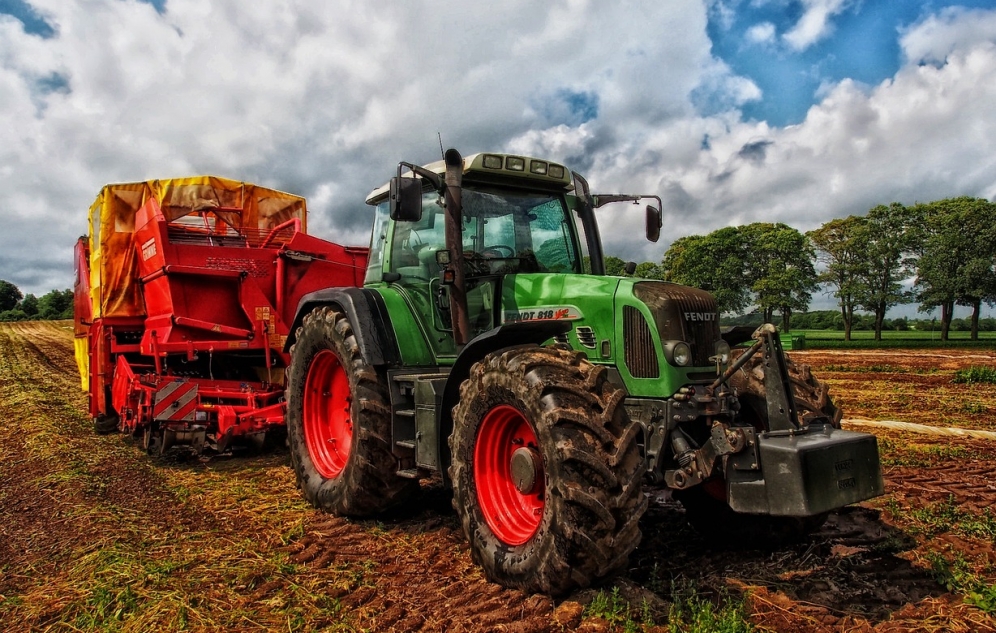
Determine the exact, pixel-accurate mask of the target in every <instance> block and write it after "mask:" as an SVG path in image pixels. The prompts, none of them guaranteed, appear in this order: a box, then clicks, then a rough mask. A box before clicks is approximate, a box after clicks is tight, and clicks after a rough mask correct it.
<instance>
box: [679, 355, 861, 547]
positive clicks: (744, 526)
mask: <svg viewBox="0 0 996 633" xmlns="http://www.w3.org/2000/svg"><path fill="white" fill-rule="evenodd" d="M785 364H786V368H787V370H788V373H789V381H790V382H791V384H792V394H793V396H794V398H795V403H796V408H797V410H798V414H799V421H800V423H801V424H803V425H808V424H812V423H814V422H819V421H823V422H825V423H829V424H831V425H833V426H834V427H835V428H840V420H841V417H842V415H843V414H842V412H841V411H840V409H838V408H837V407H836V406H835V405H834V403H833V400H831V399H830V391H829V389H828V388H827V386H826V384H824V383H822V382H820V381H819V380H817V379H816V378H815V377H814V376H813V373H812V371H811V370H810V368H809V365H804V364H798V363H795V362H793V361H792V359H790V358H789V357H788V356H786V357H785ZM730 386H732V387H734V388H735V389H736V390H737V394H738V395H739V399H740V417H741V420H743V421H744V422H747V423H748V424H751V425H753V426H754V428H756V429H757V430H758V431H764V430H767V429H768V405H767V400H766V399H765V393H766V392H765V388H764V367H763V355H762V354H760V353H759V354H755V355H754V356H753V357H752V358H751V359H750V360H749V361H748V362H747V364H746V365H744V366H743V367H742V368H741V369H740V371H738V372H737V373H736V374H734V375H733V376H732V377H731V378H730ZM674 497H675V498H676V499H677V500H679V501H680V502H681V504H682V505H683V506H684V507H685V513H686V516H687V518H688V522H689V523H690V524H691V525H692V526H693V527H694V528H696V529H697V530H698V531H700V532H702V533H703V534H706V535H708V536H712V537H727V536H731V535H733V534H736V535H738V536H741V537H744V540H743V541H740V544H741V545H750V544H763V545H776V544H780V543H785V542H792V541H798V540H800V539H802V538H804V537H805V536H806V535H808V534H810V533H812V532H815V531H816V530H818V529H820V527H821V526H822V525H823V523H824V522H825V521H826V519H827V514H826V513H823V514H818V515H815V516H810V517H776V516H769V515H758V514H743V513H739V512H735V511H733V509H731V508H730V506H729V505H728V504H727V502H726V481H725V480H724V479H722V478H721V477H717V478H715V479H711V480H709V481H707V482H705V483H703V484H702V485H700V486H695V487H694V488H689V489H687V490H680V491H675V493H674Z"/></svg>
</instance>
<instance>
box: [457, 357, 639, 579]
mask: <svg viewBox="0 0 996 633" xmlns="http://www.w3.org/2000/svg"><path fill="white" fill-rule="evenodd" d="M623 397H624V392H623V390H621V389H619V388H618V387H615V386H613V385H612V384H611V383H609V382H608V380H607V372H606V370H605V368H603V367H597V366H595V365H592V364H591V363H589V362H588V361H587V360H586V359H585V358H584V356H583V355H582V354H579V353H576V352H572V351H569V350H563V349H553V348H544V347H536V346H525V347H518V348H515V349H512V350H506V351H501V352H495V353H492V354H489V355H488V356H486V357H484V359H483V360H481V361H480V362H478V363H477V364H475V365H474V367H473V369H472V370H471V375H470V377H469V378H468V379H467V380H466V381H464V383H463V385H462V386H461V388H460V402H459V403H458V404H457V406H456V407H455V408H454V410H453V418H454V431H453V434H452V435H451V436H450V449H451V451H452V454H453V462H452V466H451V467H450V470H449V475H450V478H451V480H452V481H453V506H454V508H455V509H456V511H457V514H458V515H459V517H460V520H461V522H462V524H463V529H464V532H465V534H466V535H467V538H468V539H469V540H470V546H471V554H472V556H473V558H474V560H475V561H476V562H477V563H478V564H479V565H481V567H483V569H484V572H485V575H486V576H487V577H488V578H489V579H490V580H492V581H495V582H498V583H501V584H503V585H505V586H507V587H515V588H519V589H522V590H524V591H529V592H533V591H538V592H544V593H549V594H563V593H566V592H567V591H570V590H571V589H573V588H575V587H585V586H587V585H589V584H591V582H592V581H593V580H595V579H597V578H601V577H604V576H607V575H609V574H611V573H613V572H616V571H618V570H620V569H622V568H623V567H624V566H625V564H626V561H627V558H628V556H629V553H630V552H631V551H632V550H633V548H635V547H636V546H637V544H638V543H639V542H640V536H641V535H640V529H639V520H640V517H641V516H642V515H643V512H644V510H645V509H646V507H647V500H646V498H645V497H644V495H643V492H642V488H641V474H642V465H643V460H642V457H641V456H640V450H639V446H638V444H637V440H638V438H639V426H638V425H637V424H634V423H631V422H630V420H629V418H628V417H627V415H626V412H625V410H624V408H623V406H622V401H623Z"/></svg>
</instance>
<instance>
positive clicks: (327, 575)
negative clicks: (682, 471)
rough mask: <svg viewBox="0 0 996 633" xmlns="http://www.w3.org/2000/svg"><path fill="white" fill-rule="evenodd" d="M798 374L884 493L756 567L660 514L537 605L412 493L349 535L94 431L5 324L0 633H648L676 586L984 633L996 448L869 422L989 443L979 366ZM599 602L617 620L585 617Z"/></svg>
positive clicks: (743, 547) (268, 460)
mask: <svg viewBox="0 0 996 633" xmlns="http://www.w3.org/2000/svg"><path fill="white" fill-rule="evenodd" d="M793 356H794V358H795V360H796V361H797V362H804V363H809V364H811V365H813V368H814V371H815V372H816V374H817V375H818V376H819V377H820V378H822V379H824V380H827V381H828V382H829V383H830V385H831V389H832V394H833V396H834V398H835V400H836V401H837V402H838V404H840V405H841V406H842V408H843V409H844V411H845V426H847V424H848V420H849V419H851V420H854V422H853V423H854V424H858V423H860V424H862V426H860V427H858V426H855V427H854V428H856V429H857V428H860V430H865V431H869V430H870V431H873V432H875V433H876V435H878V436H879V442H880V447H881V449H882V457H883V463H884V465H885V476H886V490H887V494H886V495H885V496H884V497H882V498H879V499H876V500H873V501H871V502H868V503H864V504H861V505H859V506H854V507H849V508H846V509H844V510H841V511H839V512H837V513H834V514H832V515H831V516H830V518H829V519H828V521H827V523H826V525H825V526H824V527H823V528H822V529H820V531H819V532H818V533H816V534H815V535H813V536H812V537H811V538H809V539H807V540H806V541H803V542H800V543H797V544H794V545H789V546H784V547H781V548H778V549H774V550H772V549H770V548H769V549H755V548H752V547H751V543H738V542H727V543H717V542H709V541H706V540H705V539H704V538H702V537H700V536H698V535H697V534H696V533H695V532H694V531H692V530H691V528H689V527H688V526H687V525H686V524H685V521H684V514H683V511H682V510H681V507H680V506H679V505H677V504H675V503H673V502H671V501H670V500H669V499H668V498H667V496H666V495H658V496H655V497H654V498H653V499H652V503H651V507H650V510H649V511H648V512H647V514H646V515H645V517H644V519H643V522H642V525H641V527H642V530H643V535H644V537H643V541H642V543H641V545H640V546H639V547H638V548H637V550H636V551H635V552H634V554H633V555H632V556H631V564H630V568H629V570H628V571H627V572H626V573H625V574H624V575H622V576H621V577H617V578H614V579H610V580H608V581H607V582H606V584H605V585H604V586H602V587H598V588H592V589H588V590H585V591H580V592H577V593H576V594H574V595H572V596H568V597H567V598H566V599H558V600H552V599H550V598H548V597H545V596H540V595H525V594H523V593H521V592H517V591H512V590H507V589H502V588H501V587H499V586H496V585H494V584H491V583H488V582H487V581H485V580H484V579H483V577H482V576H481V574H480V572H479V571H478V569H477V568H476V567H475V565H474V564H473V563H472V562H471V560H470V555H469V552H468V547H467V544H466V542H465V538H464V536H463V534H462V533H461V531H460V527H459V523H458V521H457V519H456V516H455V513H454V512H453V510H452V509H451V507H450V501H449V498H448V495H447V493H446V491H445V490H444V489H442V488H441V487H439V486H434V485H432V484H431V482H423V493H422V496H421V498H419V499H418V500H413V501H412V502H411V503H410V504H408V505H407V506H405V507H402V508H400V509H399V510H397V511H395V512H394V513H393V514H390V515H385V516H383V517H380V518H379V520H376V521H373V520H371V521H352V520H346V519H340V518H335V517H331V516H329V515H326V514H322V513H320V512H317V511H315V510H313V509H311V508H310V507H308V506H307V505H306V504H305V503H304V502H303V501H302V500H301V498H300V495H299V493H298V492H297V490H296V489H295V487H294V476H293V472H292V470H291V468H290V466H289V460H288V456H287V454H286V453H285V452H283V451H277V452H275V453H267V454H263V455H235V456H224V457H214V458H211V459H204V458H197V457H194V456H191V455H189V454H187V453H185V452H183V451H180V450H174V451H171V452H170V453H169V454H168V455H167V456H166V457H164V458H161V459H152V458H150V457H148V456H146V455H145V454H144V453H142V452H141V451H140V450H139V448H138V447H137V446H136V445H135V444H134V443H133V442H131V441H130V440H128V439H125V438H122V437H120V436H117V435H111V436H97V435H94V434H93V432H92V430H91V427H90V422H89V420H88V418H87V414H86V398H85V395H84V394H83V393H81V391H80V384H79V375H78V373H77V370H76V366H75V362H74V360H73V353H72V329H71V327H69V326H68V325H67V324H66V323H18V324H0V420H2V422H0V629H2V630H4V631H48V630H51V631H63V630H64V631H76V630H115V631H117V630H122V631H153V630H164V631H165V630H191V631H215V630H217V631H221V630H226V631H232V630H238V631H244V630H259V631H288V630H289V631H319V630H328V631H340V630H372V631H443V630H445V631H537V632H539V631H565V630H585V631H612V630H618V631H622V630H624V629H627V628H628V630H648V631H666V630H668V628H667V623H668V617H669V615H668V614H669V606H670V603H671V601H672V600H673V597H674V595H675V593H674V592H675V591H677V590H681V591H689V590H691V591H694V592H696V593H697V595H699V596H702V597H704V598H707V599H708V598H716V599H717V601H718V600H719V599H720V598H721V597H724V596H725V598H724V599H727V600H728V599H730V597H732V598H733V599H735V600H742V601H743V602H744V604H745V605H746V618H747V622H748V623H749V624H750V625H751V626H753V627H754V629H755V630H764V631H779V632H794V631H897V632H898V631H904V632H905V631H924V632H927V631H931V632H933V631H996V618H994V616H993V615H992V612H993V609H994V608H996V587H994V585H996V552H994V546H996V514H994V512H993V510H992V509H991V508H993V507H994V501H996V483H994V478H996V477H994V476H996V440H994V439H991V438H990V437H988V436H983V437H962V438H953V437H951V436H950V435H939V434H932V433H925V432H917V433H911V432H906V431H897V430H893V429H889V428H882V427H877V426H867V425H866V424H867V423H866V422H865V421H867V420H898V421H905V422H915V423H918V424H922V425H927V426H933V427H953V428H962V429H980V430H986V431H996V386H994V385H962V384H955V383H953V382H952V378H953V376H954V373H955V372H956V371H957V370H958V369H962V368H965V367H969V366H971V365H984V366H990V367H992V366H996V353H994V352H986V351H978V350H972V351H968V350H965V351H961V350H959V351H943V352H933V351H923V350H918V351H909V352H906V351H896V350H889V351H882V352H878V351H861V352H854V351H841V352H802V353H793ZM859 419H860V420H859ZM614 589H615V590H617V594H616V595H618V596H620V597H621V598H622V599H623V600H624V601H626V602H627V603H629V604H632V605H633V606H634V608H635V610H634V613H635V614H637V615H635V616H634V617H633V618H630V621H629V622H628V623H626V622H624V621H623V620H624V619H625V618H614V617H609V618H608V619H606V617H604V615H605V614H604V613H602V616H603V617H599V614H598V613H596V611H597V610H595V609H588V610H586V609H585V606H586V605H588V604H589V603H590V602H591V601H592V599H593V598H595V597H596V596H597V595H598V594H599V592H603V595H605V594H608V593H610V592H612V591H613V590H614ZM987 592H988V593H987ZM717 603H719V602H717ZM610 620H611V621H610Z"/></svg>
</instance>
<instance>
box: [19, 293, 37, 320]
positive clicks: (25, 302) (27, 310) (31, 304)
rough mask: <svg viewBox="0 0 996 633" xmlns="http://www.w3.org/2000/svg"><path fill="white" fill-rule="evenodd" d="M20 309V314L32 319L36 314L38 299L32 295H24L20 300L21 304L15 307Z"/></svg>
mask: <svg viewBox="0 0 996 633" xmlns="http://www.w3.org/2000/svg"><path fill="white" fill-rule="evenodd" d="M17 307H18V308H20V310H21V312H23V313H24V314H26V315H28V316H29V317H33V316H35V315H37V314H38V297H36V296H34V295H33V294H26V295H24V298H23V299H21V303H20V304H18V306H17Z"/></svg>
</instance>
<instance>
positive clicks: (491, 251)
mask: <svg viewBox="0 0 996 633" xmlns="http://www.w3.org/2000/svg"><path fill="white" fill-rule="evenodd" d="M462 202H463V227H462V233H463V250H464V260H465V265H466V272H467V275H468V276H471V277H474V276H482V275H499V274H509V273H530V272H552V273H569V272H580V270H581V266H580V259H581V258H580V257H579V256H578V253H577V249H576V247H575V241H574V239H573V238H572V236H571V225H570V222H569V219H568V218H569V216H568V215H567V211H566V209H565V206H564V202H563V199H562V198H561V197H559V196H555V195H548V194H537V193H511V192H508V191H498V190H489V189H471V188H464V189H463V197H462ZM444 213H445V211H444V209H443V199H442V197H441V196H440V195H439V194H438V193H436V192H434V191H431V192H427V193H425V194H424V195H423V198H422V219H421V220H420V221H418V222H412V223H398V224H397V225H396V226H395V231H394V236H393V240H392V248H391V255H392V257H391V260H392V268H393V269H394V271H395V272H398V273H400V274H401V275H402V276H403V277H420V278H422V279H431V278H433V277H436V276H438V271H439V266H438V265H437V264H436V252H437V251H439V250H441V249H444V248H445V242H446V239H445V229H444V226H445V220H444Z"/></svg>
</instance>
